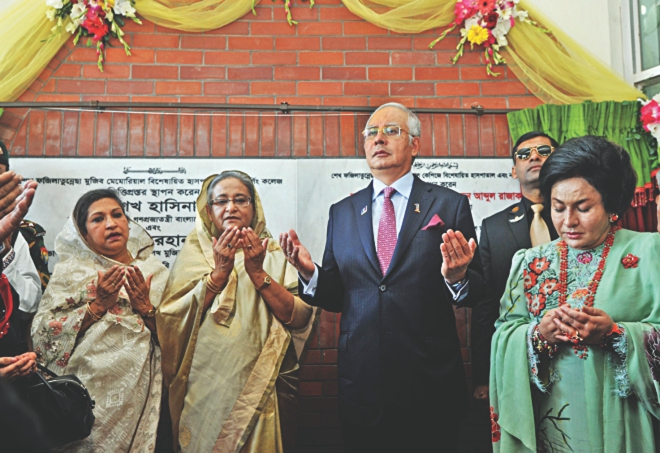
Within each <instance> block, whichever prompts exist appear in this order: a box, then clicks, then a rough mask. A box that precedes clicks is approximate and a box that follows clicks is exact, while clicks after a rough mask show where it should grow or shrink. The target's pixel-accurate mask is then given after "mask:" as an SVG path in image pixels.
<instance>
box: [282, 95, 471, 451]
mask: <svg viewBox="0 0 660 453" xmlns="http://www.w3.org/2000/svg"><path fill="white" fill-rule="evenodd" d="M420 132H421V126H420V122H419V119H418V118H417V116H416V115H415V114H414V113H412V112H410V111H409V110H408V109H407V108H406V107H404V106H403V105H401V104H395V103H390V104H385V105H383V106H381V107H379V108H378V109H377V110H376V111H375V112H374V113H373V114H372V116H371V118H369V120H368V121H367V125H366V128H365V130H364V132H363V135H364V152H365V156H366V159H367V164H368V165H369V168H370V170H371V173H372V175H373V177H374V179H373V181H372V182H371V183H370V184H369V185H368V186H367V187H366V188H365V189H363V190H361V191H359V192H357V193H355V194H354V195H353V196H350V197H347V198H345V199H343V200H342V201H340V202H338V203H336V204H334V205H333V206H332V207H331V208H330V219H329V221H328V233H327V241H326V247H325V254H324V257H323V265H322V266H316V265H315V264H314V261H312V257H311V256H310V255H309V253H308V252H307V250H306V249H305V247H304V246H303V245H302V244H301V243H300V241H299V240H298V237H297V235H296V234H295V231H293V230H290V231H289V232H288V233H283V234H282V235H280V245H281V246H282V248H283V249H284V250H285V252H286V253H287V255H289V262H291V264H293V265H294V266H295V267H296V269H298V272H299V273H300V277H301V285H300V286H301V288H300V289H299V293H300V294H301V297H302V298H303V299H304V300H305V301H307V302H308V303H310V304H311V305H316V306H320V307H322V308H323V309H325V310H328V311H332V312H341V313H342V315H341V325H340V332H339V344H338V351H339V352H338V365H339V369H338V372H339V415H340V419H341V422H342V433H343V438H344V447H345V449H346V451H347V452H360V453H362V452H371V451H401V452H404V451H411V452H412V451H414V452H426V451H446V452H454V451H456V450H457V442H458V435H459V432H460V425H461V420H462V418H463V415H464V413H465V412H466V408H467V388H466V384H465V376H464V372H463V359H462V356H461V349H460V341H459V338H458V334H457V331H456V320H455V317H454V310H453V306H452V304H461V305H468V304H470V303H471V300H473V301H474V302H476V301H477V300H479V298H478V294H479V292H480V290H481V288H482V287H483V277H482V271H481V264H480V260H479V256H478V252H477V250H476V248H477V245H476V242H475V236H476V234H475V230H474V223H473V220H472V215H471V213H470V205H469V202H468V199H467V198H466V197H465V196H464V195H461V194H458V193H456V192H454V191H452V190H449V189H446V188H443V187H439V186H436V185H433V184H428V183H425V182H423V181H422V180H420V179H419V178H417V177H415V176H414V175H413V173H412V163H413V160H414V158H415V157H416V156H417V155H418V153H419V149H420Z"/></svg>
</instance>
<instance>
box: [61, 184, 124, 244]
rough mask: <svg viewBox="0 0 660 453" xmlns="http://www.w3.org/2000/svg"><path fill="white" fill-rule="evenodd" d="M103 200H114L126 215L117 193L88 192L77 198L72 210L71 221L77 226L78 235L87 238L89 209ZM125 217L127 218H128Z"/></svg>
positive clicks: (100, 190)
mask: <svg viewBox="0 0 660 453" xmlns="http://www.w3.org/2000/svg"><path fill="white" fill-rule="evenodd" d="M104 198H111V199H113V200H115V201H116V202H117V204H118V205H119V207H121V211H122V212H123V213H124V215H126V211H124V203H123V202H122V201H121V198H119V195H117V192H115V191H114V190H112V189H95V190H90V191H89V192H87V193H85V194H84V195H83V196H81V197H80V198H78V201H77V202H76V206H75V207H74V208H73V220H74V222H76V225H77V226H78V231H80V234H82V235H83V236H87V215H88V214H89V207H90V206H91V205H93V204H94V203H96V202H97V201H99V200H103V199H104ZM126 217H127V218H128V216H126Z"/></svg>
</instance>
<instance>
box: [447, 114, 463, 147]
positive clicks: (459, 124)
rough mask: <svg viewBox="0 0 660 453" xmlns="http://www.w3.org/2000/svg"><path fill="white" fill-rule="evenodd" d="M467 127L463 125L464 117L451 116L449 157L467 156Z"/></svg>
mask: <svg viewBox="0 0 660 453" xmlns="http://www.w3.org/2000/svg"><path fill="white" fill-rule="evenodd" d="M464 132H465V127H464V125H463V117H462V116H458V115H449V155H450V156H460V157H463V156H464V155H465V141H464V138H463V134H464Z"/></svg>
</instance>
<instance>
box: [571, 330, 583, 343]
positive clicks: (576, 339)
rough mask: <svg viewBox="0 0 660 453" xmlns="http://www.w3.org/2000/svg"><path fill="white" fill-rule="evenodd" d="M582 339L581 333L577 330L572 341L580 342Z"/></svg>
mask: <svg viewBox="0 0 660 453" xmlns="http://www.w3.org/2000/svg"><path fill="white" fill-rule="evenodd" d="M581 341H582V337H581V336H580V333H579V332H578V331H577V330H576V331H575V333H574V334H573V336H571V343H573V344H579V343H580V342H581Z"/></svg>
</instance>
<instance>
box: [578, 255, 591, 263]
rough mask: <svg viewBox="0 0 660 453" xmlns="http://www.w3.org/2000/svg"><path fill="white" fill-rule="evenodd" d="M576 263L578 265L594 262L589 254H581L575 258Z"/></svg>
mask: <svg viewBox="0 0 660 453" xmlns="http://www.w3.org/2000/svg"><path fill="white" fill-rule="evenodd" d="M577 260H578V263H580V264H589V263H591V262H592V261H593V260H594V257H593V255H592V254H591V252H582V253H580V254H579V255H578V256H577Z"/></svg>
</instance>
